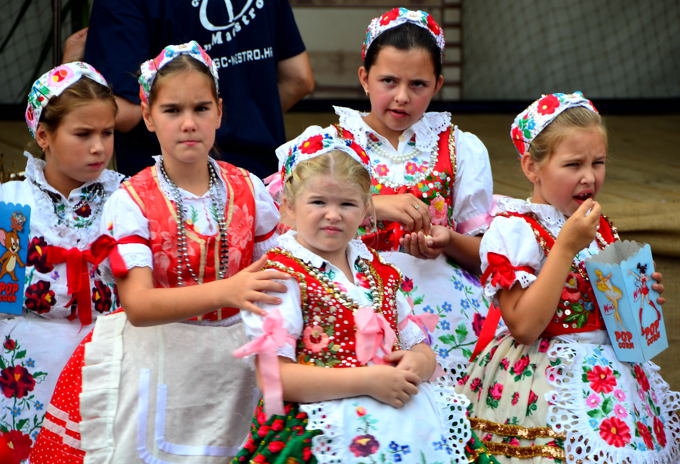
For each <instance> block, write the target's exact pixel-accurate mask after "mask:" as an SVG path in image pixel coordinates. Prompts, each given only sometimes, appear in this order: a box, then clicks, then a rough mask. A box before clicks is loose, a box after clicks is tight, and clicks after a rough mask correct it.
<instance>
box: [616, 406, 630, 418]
mask: <svg viewBox="0 0 680 464" xmlns="http://www.w3.org/2000/svg"><path fill="white" fill-rule="evenodd" d="M614 414H615V415H616V417H618V418H619V419H621V420H623V419H625V418H626V417H628V411H627V410H626V408H624V407H623V405H620V404H615V405H614Z"/></svg>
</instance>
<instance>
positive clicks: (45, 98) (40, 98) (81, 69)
mask: <svg viewBox="0 0 680 464" xmlns="http://www.w3.org/2000/svg"><path fill="white" fill-rule="evenodd" d="M83 77H87V78H89V79H92V80H93V81H95V82H97V83H99V84H101V85H103V86H106V87H108V86H109V84H108V83H107V82H106V79H104V76H102V75H101V74H100V73H99V71H97V70H96V69H94V68H93V67H92V66H91V65H89V64H87V63H85V62H83V61H74V62H72V63H65V64H62V65H60V66H57V67H56V68H52V69H51V70H49V71H47V72H46V73H45V74H43V75H42V76H40V77H39V78H38V79H37V80H36V81H35V82H34V83H33V87H31V90H30V92H28V105H27V106H26V115H25V116H26V125H28V130H29V132H30V133H31V135H32V136H33V137H35V131H36V130H37V128H38V123H39V122H40V115H41V114H42V111H43V110H44V109H45V107H46V106H47V104H48V103H49V101H50V100H51V99H52V98H54V97H58V96H59V95H61V94H62V93H63V92H64V90H66V89H67V88H69V87H70V86H71V85H73V84H75V83H76V82H78V81H79V80H80V79H82V78H83Z"/></svg>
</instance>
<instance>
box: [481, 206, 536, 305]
mask: <svg viewBox="0 0 680 464" xmlns="http://www.w3.org/2000/svg"><path fill="white" fill-rule="evenodd" d="M479 253H480V258H481V261H482V263H481V269H482V279H481V280H482V285H484V293H485V294H486V296H487V297H489V298H493V297H494V296H495V295H496V293H497V292H498V290H501V289H508V288H511V287H512V286H513V285H514V284H515V283H516V282H519V283H520V285H521V286H522V288H526V287H528V286H529V285H530V284H531V283H532V282H533V281H534V280H536V274H537V272H538V270H539V269H540V268H541V267H542V265H543V261H544V259H545V255H544V253H543V250H542V249H541V248H540V247H539V245H538V242H537V241H536V238H535V236H534V232H533V231H532V229H531V226H530V225H529V224H528V223H527V222H526V221H524V220H523V219H521V218H518V217H505V216H497V217H495V218H494V219H493V221H492V222H491V225H490V226H489V230H487V232H486V233H485V234H484V236H483V237H482V242H481V244H480V248H479Z"/></svg>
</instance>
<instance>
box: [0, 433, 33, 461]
mask: <svg viewBox="0 0 680 464" xmlns="http://www.w3.org/2000/svg"><path fill="white" fill-rule="evenodd" d="M0 440H2V441H4V442H6V443H7V447H8V448H9V449H10V450H11V457H10V458H11V459H12V461H10V462H8V463H6V464H20V463H21V462H23V461H24V460H25V459H28V455H29V454H30V452H31V447H32V446H33V440H31V437H30V436H28V435H26V434H25V433H23V432H21V431H19V430H10V431H9V432H6V433H3V434H1V435H0Z"/></svg>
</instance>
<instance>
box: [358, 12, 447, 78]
mask: <svg viewBox="0 0 680 464" xmlns="http://www.w3.org/2000/svg"><path fill="white" fill-rule="evenodd" d="M383 47H394V48H396V49H398V50H411V49H412V48H423V49H425V50H427V51H428V52H429V54H430V58H432V65H433V66H434V75H435V77H439V76H440V75H441V73H442V58H441V56H442V55H441V53H442V50H440V49H439V46H438V45H437V42H436V41H435V39H434V37H433V36H432V33H431V32H430V31H428V30H427V29H425V28H423V27H420V26H417V25H415V24H412V23H403V24H400V25H399V26H395V27H393V28H391V29H387V30H386V31H385V32H383V33H382V34H380V35H379V36H378V37H376V39H375V40H374V41H373V42H372V43H371V46H370V47H368V50H367V51H366V57H365V58H364V68H366V71H367V72H368V71H370V69H371V66H373V64H374V63H375V60H376V59H377V57H378V53H379V52H380V50H381V49H382V48H383Z"/></svg>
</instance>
